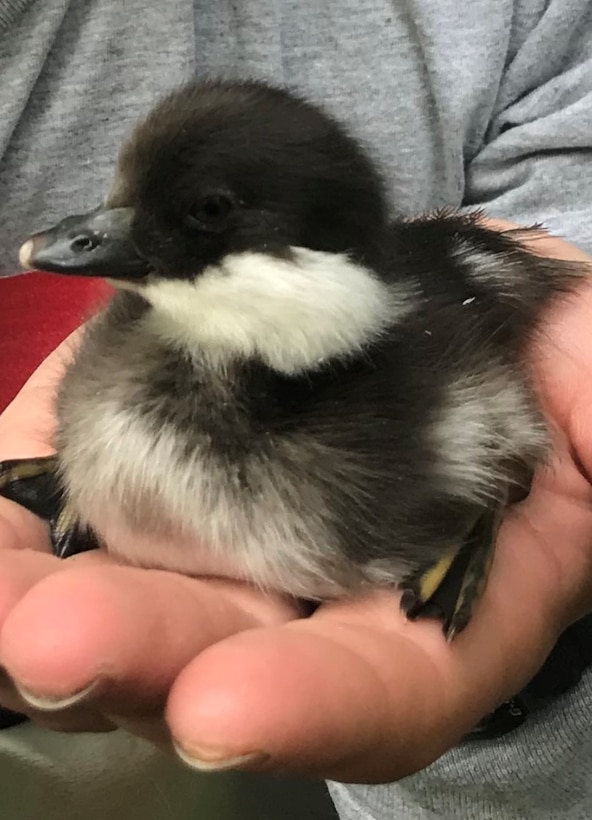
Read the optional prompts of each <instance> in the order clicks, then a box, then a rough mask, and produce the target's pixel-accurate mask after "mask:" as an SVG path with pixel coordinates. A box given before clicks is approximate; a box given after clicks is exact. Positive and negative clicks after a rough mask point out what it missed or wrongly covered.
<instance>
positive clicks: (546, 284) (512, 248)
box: [393, 210, 592, 333]
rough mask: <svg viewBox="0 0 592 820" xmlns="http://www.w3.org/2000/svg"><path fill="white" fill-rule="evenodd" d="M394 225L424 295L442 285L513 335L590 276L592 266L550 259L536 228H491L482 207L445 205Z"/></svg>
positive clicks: (539, 228) (543, 234)
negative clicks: (467, 210)
mask: <svg viewBox="0 0 592 820" xmlns="http://www.w3.org/2000/svg"><path fill="white" fill-rule="evenodd" d="M393 227H394V232H395V245H396V246H397V249H398V252H399V254H401V255H402V258H404V259H405V262H406V265H407V267H408V268H409V267H412V268H413V272H414V273H415V274H416V275H417V277H418V278H419V279H420V280H421V281H422V283H423V284H424V286H425V287H424V294H425V296H426V297H427V298H432V297H433V296H434V295H436V296H437V295H439V294H438V292H440V293H441V292H442V289H444V291H445V293H447V294H452V293H455V294H457V295H458V296H459V298H464V299H467V300H471V301H472V300H473V299H476V300H478V302H480V303H481V306H482V308H483V310H484V312H487V313H488V314H489V316H490V317H491V318H493V317H492V314H496V313H497V314H499V318H500V320H503V323H504V324H506V322H509V324H510V325H512V324H513V325H514V326H515V328H516V331H517V332H518V333H522V332H524V331H527V330H528V328H529V326H534V325H535V323H536V322H537V321H538V319H539V318H540V315H541V311H542V310H543V309H544V308H545V307H546V306H547V304H550V303H551V302H553V301H554V300H555V299H557V298H558V297H560V296H561V295H563V294H566V293H569V292H572V291H573V290H575V289H576V288H577V286H578V285H579V284H580V283H582V282H583V281H584V280H585V279H586V278H588V277H591V276H592V264H586V263H585V262H583V261H569V260H565V259H555V258H551V257H550V256H549V255H548V251H547V247H545V246H546V245H548V240H549V238H550V237H549V234H548V233H547V231H546V230H545V229H544V228H543V227H542V226H541V225H533V226H532V227H528V228H510V229H503V228H501V229H496V228H495V222H490V221H488V220H487V218H486V217H485V215H484V213H483V212H482V211H475V212H473V213H469V214H461V213H458V212H455V211H451V210H444V211H438V212H436V213H434V214H431V215H429V216H426V217H423V218H420V219H416V220H412V221H410V222H402V223H398V224H397V225H396V226H393Z"/></svg>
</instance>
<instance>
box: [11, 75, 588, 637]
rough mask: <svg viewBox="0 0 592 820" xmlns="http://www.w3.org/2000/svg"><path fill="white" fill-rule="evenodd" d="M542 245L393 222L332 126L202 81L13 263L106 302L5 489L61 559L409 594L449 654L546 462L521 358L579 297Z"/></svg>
mask: <svg viewBox="0 0 592 820" xmlns="http://www.w3.org/2000/svg"><path fill="white" fill-rule="evenodd" d="M527 235H528V234H527V232H522V233H520V232H505V233H499V232H495V231H493V230H489V229H488V228H487V227H486V226H485V225H484V223H483V221H482V219H481V217H480V215H478V214H473V215H469V216H463V215H460V214H456V213H440V214H437V215H435V216H433V217H426V218H422V219H418V220H414V221H410V222H404V221H403V222H401V221H398V222H391V221H390V217H389V214H388V209H387V206H386V201H385V194H384V185H383V181H382V180H381V176H380V174H379V173H378V171H377V169H376V168H375V167H374V165H373V163H372V162H371V160H370V159H369V157H368V156H367V155H366V153H365V152H364V150H363V149H362V147H361V146H360V145H359V144H358V143H357V142H356V141H355V140H354V139H353V138H352V137H351V136H350V135H349V134H348V133H347V132H346V130H345V129H344V128H343V127H342V126H341V125H339V124H338V123H336V122H335V121H334V120H333V119H331V118H330V117H328V116H327V115H326V114H325V113H324V112H323V111H322V110H320V109H319V108H317V107H315V106H313V105H311V104H309V103H308V102H306V101H304V100H302V99H300V98H297V97H296V96H294V95H292V94H290V93H288V92H286V91H283V90H280V89H277V88H273V87H270V86H268V85H265V84H262V83H259V82H244V83H233V82H207V83H201V82H192V83H190V84H188V85H187V86H185V87H183V88H181V89H179V90H177V91H175V92H173V93H172V94H170V95H169V96H168V97H166V98H165V99H163V100H162V101H161V102H160V103H159V104H158V105H157V106H156V108H155V109H154V110H153V111H152V112H151V113H150V114H149V115H148V117H147V118H146V119H145V120H144V121H143V122H142V123H140V124H139V125H138V126H137V127H136V129H135V131H134V132H133V133H132V135H131V137H130V139H129V141H128V142H127V144H126V145H125V146H124V148H123V150H122V152H121V155H120V158H119V163H118V167H117V172H116V176H115V181H114V183H113V186H112V189H111V192H110V193H109V195H108V196H107V199H106V201H105V203H104V204H103V205H102V206H101V207H100V208H98V209H97V210H95V211H93V212H92V213H90V214H87V215H83V216H74V217H68V218H67V219H65V220H63V221H62V222H61V223H59V224H58V225H57V226H56V227H54V228H52V229H50V230H49V231H45V232H43V233H40V234H37V235H35V236H33V237H32V238H31V239H30V240H29V241H28V242H26V243H25V245H24V246H23V248H22V249H21V262H22V264H23V266H24V267H25V268H37V269H40V270H45V271H52V272H56V273H61V274H75V275H89V276H103V277H106V278H107V279H108V280H109V281H111V282H112V283H113V284H114V285H115V286H116V288H117V293H116V295H115V296H114V298H113V300H112V301H111V303H110V304H109V305H108V306H107V307H106V308H105V309H104V310H101V311H100V312H99V314H98V315H97V316H96V317H95V318H94V319H93V320H92V321H91V322H90V324H89V326H88V327H87V329H86V331H85V332H84V335H83V338H82V342H81V344H80V347H79V349H78V350H77V353H76V355H75V359H74V361H73V363H72V364H71V365H70V366H69V368H68V370H67V372H66V374H65V377H64V379H63V382H62V384H61V387H60V390H59V397H58V402H57V415H58V422H59V424H58V433H57V438H56V449H57V456H56V457H55V458H54V459H49V460H48V459H38V460H33V461H26V462H5V463H4V465H3V469H2V470H0V485H1V486H2V489H0V492H2V493H3V494H5V495H7V496H9V497H11V498H14V499H16V500H19V501H21V503H23V504H27V505H28V506H29V507H31V508H33V509H34V510H35V511H36V512H38V513H39V514H43V515H45V516H46V517H48V518H50V519H51V520H52V522H53V526H54V539H55V541H56V544H57V549H58V551H59V552H62V553H66V552H67V551H68V550H69V551H73V550H74V551H75V550H78V549H81V548H83V547H84V546H89V545H91V544H92V543H93V540H92V539H93V538H94V539H96V543H98V544H99V545H100V546H102V547H103V548H105V549H107V550H109V552H111V553H113V554H114V555H117V556H118V557H120V558H122V559H124V560H126V561H128V562H131V563H133V564H137V565H141V566H146V567H161V568H165V569H168V570H174V571H178V572H181V573H187V574H190V575H210V576H211V575H216V576H228V577H235V578H240V579H246V580H249V581H251V582H253V583H254V584H256V585H259V586H260V587H262V588H264V589H268V590H278V591H281V592H284V593H288V594H290V595H293V596H297V597H300V598H305V599H310V600H324V599H328V598H334V597H340V596H346V595H350V594H353V593H356V592H358V591H360V590H363V589H364V588H365V587H366V586H369V585H388V586H395V585H396V586H398V587H399V588H401V589H402V590H403V591H404V593H403V597H402V608H403V610H404V611H405V612H406V613H407V614H408V615H409V616H410V617H416V616H418V615H427V616H430V615H434V614H438V615H439V616H440V617H442V618H443V621H444V631H445V634H446V635H447V636H448V638H451V637H452V636H454V635H455V634H456V633H457V632H459V631H460V630H461V629H463V628H464V627H465V626H466V624H467V623H468V621H469V619H470V616H471V612H472V608H473V604H474V603H475V601H476V600H477V599H478V597H479V595H480V594H481V591H482V589H483V587H484V585H485V581H486V578H487V573H488V569H489V565H490V562H491V558H492V555H493V548H494V543H495V539H496V534H497V529H498V526H499V523H500V519H501V517H502V515H503V513H504V511H505V510H506V508H507V507H508V505H509V504H510V503H512V502H513V501H515V500H517V499H519V498H521V497H524V495H525V494H526V493H527V492H528V488H529V484H530V480H531V476H532V472H533V469H534V467H535V466H536V464H537V463H539V462H540V461H541V460H542V459H543V458H544V457H545V454H546V452H547V434H546V428H545V424H544V421H543V418H542V416H541V414H540V412H539V409H538V406H537V402H536V400H535V396H534V393H533V389H532V387H531V385H530V382H529V377H528V372H527V369H526V367H525V365H524V363H523V360H524V348H525V345H526V343H527V341H528V340H529V339H530V338H531V336H532V333H533V331H534V330H535V329H536V325H537V321H538V320H539V317H540V315H541V312H542V310H543V309H544V308H545V307H546V306H547V305H548V304H549V303H550V302H551V301H552V300H554V299H555V298H557V297H558V296H559V295H560V294H562V293H564V292H565V291H566V290H568V289H570V288H572V287H573V286H574V284H575V283H576V282H577V281H578V278H579V277H580V275H581V274H580V272H579V271H578V270H576V269H575V268H574V267H573V266H570V265H568V264H566V263H563V262H558V261H557V262H555V261H551V260H548V259H541V258H538V257H536V256H535V255H533V254H532V253H530V252H528V251H527V250H526V249H525V248H524V247H523V246H522V244H520V240H521V238H523V237H524V236H527ZM56 481H57V484H56ZM27 482H28V483H27ZM31 482H39V487H38V491H37V492H36V493H35V491H34V490H35V487H36V486H37V485H34V484H32V483H31ZM23 488H26V489H27V492H25V491H24V489H23ZM31 488H33V493H32V492H31ZM32 496H35V497H34V498H32ZM48 499H50V502H51V503H49V504H48ZM48 506H49V507H51V509H50V510H49V511H48V509H47V507H48ZM73 522H75V525H74V524H73ZM85 539H86V540H85ZM89 539H90V540H89ZM72 544H75V546H74V547H72Z"/></svg>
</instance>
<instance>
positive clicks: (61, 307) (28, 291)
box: [0, 273, 108, 411]
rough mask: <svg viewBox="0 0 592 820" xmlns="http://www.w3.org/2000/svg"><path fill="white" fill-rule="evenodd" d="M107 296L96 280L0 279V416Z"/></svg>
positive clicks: (29, 276)
mask: <svg viewBox="0 0 592 820" xmlns="http://www.w3.org/2000/svg"><path fill="white" fill-rule="evenodd" d="M107 293H108V288H107V285H106V284H105V283H104V282H103V281H102V280H99V279H82V278H80V279H77V278H70V277H62V276H51V275H50V274H43V273H30V274H25V275H22V276H14V277H9V278H8V279H0V411H1V410H3V409H4V407H5V406H6V405H7V404H8V403H9V402H10V401H11V400H12V399H13V398H14V396H15V395H16V393H17V392H18V391H19V389H20V388H21V387H22V385H23V384H24V382H25V381H26V380H27V378H28V377H29V376H30V375H31V373H32V372H33V371H34V370H35V368H36V367H37V365H39V364H40V363H41V362H42V361H43V359H44V358H45V357H46V356H47V355H48V354H49V353H51V351H52V350H53V349H54V348H55V347H57V346H58V344H59V343H60V342H61V341H62V340H63V339H65V338H66V336H67V335H68V334H69V333H71V332H72V331H73V330H74V329H75V328H77V327H78V326H79V325H80V324H81V323H82V322H83V321H84V320H85V319H86V318H87V317H88V315H89V313H90V312H91V308H92V306H93V305H94V304H96V303H97V302H99V301H100V300H102V299H103V298H104V297H105V295H106V294H107Z"/></svg>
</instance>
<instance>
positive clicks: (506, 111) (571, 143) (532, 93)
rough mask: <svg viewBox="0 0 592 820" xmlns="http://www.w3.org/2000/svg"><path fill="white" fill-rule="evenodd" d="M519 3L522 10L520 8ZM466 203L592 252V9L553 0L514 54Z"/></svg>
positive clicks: (469, 177)
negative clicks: (543, 229) (536, 226)
mask: <svg viewBox="0 0 592 820" xmlns="http://www.w3.org/2000/svg"><path fill="white" fill-rule="evenodd" d="M518 5H519V4H518ZM464 204H465V205H470V206H473V207H475V206H478V207H479V206H482V207H484V208H485V209H486V210H487V212H488V213H489V214H491V215H494V216H499V217H505V218H508V219H513V220H515V221H516V222H519V223H522V224H528V223H534V222H544V223H545V225H547V226H548V227H549V228H550V229H551V231H552V232H553V233H557V234H559V235H561V236H564V237H565V238H566V239H569V240H570V241H572V242H574V243H575V244H577V245H579V246H580V247H582V248H583V249H585V250H587V251H589V252H592V3H590V2H588V0H551V2H549V3H548V4H547V6H546V9H545V11H544V13H543V14H542V15H541V16H540V18H539V19H538V21H537V22H536V24H535V25H534V26H533V27H532V28H531V29H530V31H529V34H528V36H527V37H526V38H525V40H524V42H523V43H522V44H521V45H520V47H518V48H517V50H516V53H515V54H514V55H511V58H510V60H509V64H508V65H507V67H506V71H505V74H504V78H503V81H502V84H501V86H500V92H499V95H498V99H497V103H496V106H495V109H494V111H493V113H492V117H491V125H490V127H489V130H488V133H487V135H486V139H485V140H484V144H483V146H482V147H481V148H480V150H479V151H478V152H477V153H476V155H475V156H474V157H472V158H470V160H469V162H468V164H467V167H466V187H465V201H464Z"/></svg>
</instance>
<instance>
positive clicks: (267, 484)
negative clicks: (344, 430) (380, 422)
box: [59, 399, 397, 599]
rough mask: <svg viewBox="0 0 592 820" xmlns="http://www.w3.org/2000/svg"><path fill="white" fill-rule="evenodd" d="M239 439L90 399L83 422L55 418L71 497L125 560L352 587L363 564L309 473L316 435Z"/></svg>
mask: <svg viewBox="0 0 592 820" xmlns="http://www.w3.org/2000/svg"><path fill="white" fill-rule="evenodd" d="M242 444H243V446H242V447H240V448H235V449H238V450H240V456H239V455H236V454H235V455H233V456H232V457H231V456H229V455H228V453H221V452H220V451H219V450H218V449H217V448H216V446H215V443H214V442H213V441H212V440H211V436H208V435H207V434H205V433H204V434H203V435H200V433H199V431H196V430H192V433H191V446H190V447H189V446H188V442H187V436H186V435H185V434H184V433H183V431H182V430H178V429H175V428H174V427H173V426H172V425H170V424H166V423H164V424H161V425H160V427H159V429H156V428H155V427H154V425H153V424H151V423H150V421H149V419H148V418H147V417H146V416H145V415H143V414H141V413H139V412H137V410H135V409H134V408H133V407H124V406H121V405H119V406H118V405H117V404H116V403H113V402H107V401H105V402H101V400H100V399H98V406H96V407H95V408H94V412H93V413H92V414H91V415H90V416H87V417H86V418H85V420H84V423H80V422H78V420H77V417H75V416H71V417H70V418H69V423H68V424H67V425H63V426H62V433H61V441H60V448H59V452H60V463H61V470H62V475H63V480H64V484H65V486H66V489H67V493H68V496H69V500H70V504H71V505H72V507H73V508H74V510H75V512H76V513H77V515H78V516H79V518H80V519H81V521H82V522H84V523H85V524H88V525H89V526H90V527H91V528H92V529H93V530H94V531H95V532H96V534H97V535H98V536H99V539H100V541H101V542H102V544H103V545H104V546H105V548H106V549H107V550H109V552H111V553H112V554H114V555H116V556H118V557H120V558H121V559H123V560H125V561H127V562H130V563H132V564H136V565H140V566H145V567H153V568H162V569H167V570H173V571H178V572H182V573H185V574H189V575H198V576H202V575H215V576H223V577H231V578H239V579H246V580H249V581H251V582H253V583H255V584H257V585H259V586H261V587H263V588H268V589H274V590H280V591H283V592H286V593H288V594H292V595H296V596H303V597H310V598H321V599H322V598H327V597H334V596H338V595H341V594H342V593H343V592H344V591H346V590H351V589H355V588H356V587H358V586H359V585H360V583H362V582H363V581H364V568H363V567H362V566H359V565H358V564H356V563H355V562H353V561H352V560H350V559H349V558H347V556H346V553H345V551H344V550H343V549H342V547H341V545H340V543H339V540H338V537H337V535H336V533H335V532H334V528H333V527H332V524H331V519H330V513H329V512H328V506H327V503H326V498H325V497H324V495H323V491H322V490H321V489H320V488H319V485H318V483H317V482H316V481H315V479H314V468H313V466H312V465H314V464H315V463H316V464H318V463H319V458H323V454H322V453H316V452H314V449H315V446H317V445H316V443H315V442H314V441H311V440H310V439H307V438H306V436H304V435H302V436H298V435H295V436H294V435H292V436H291V437H290V438H289V439H288V438H285V439H282V438H278V439H277V440H276V441H275V442H274V443H273V445H270V443H269V441H266V442H265V444H263V443H261V446H259V445H258V444H257V441H256V439H254V440H253V441H252V442H250V443H249V444H247V443H246V442H243V443H242ZM325 455H326V454H325ZM326 464H327V459H326V457H325V467H326ZM337 478H338V476H337V475H336V480H337ZM343 478H344V477H343V476H341V479H342V480H343ZM396 574H397V568H396V567H395V568H394V571H393V578H392V579H391V580H395V581H396V580H397V577H396Z"/></svg>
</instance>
